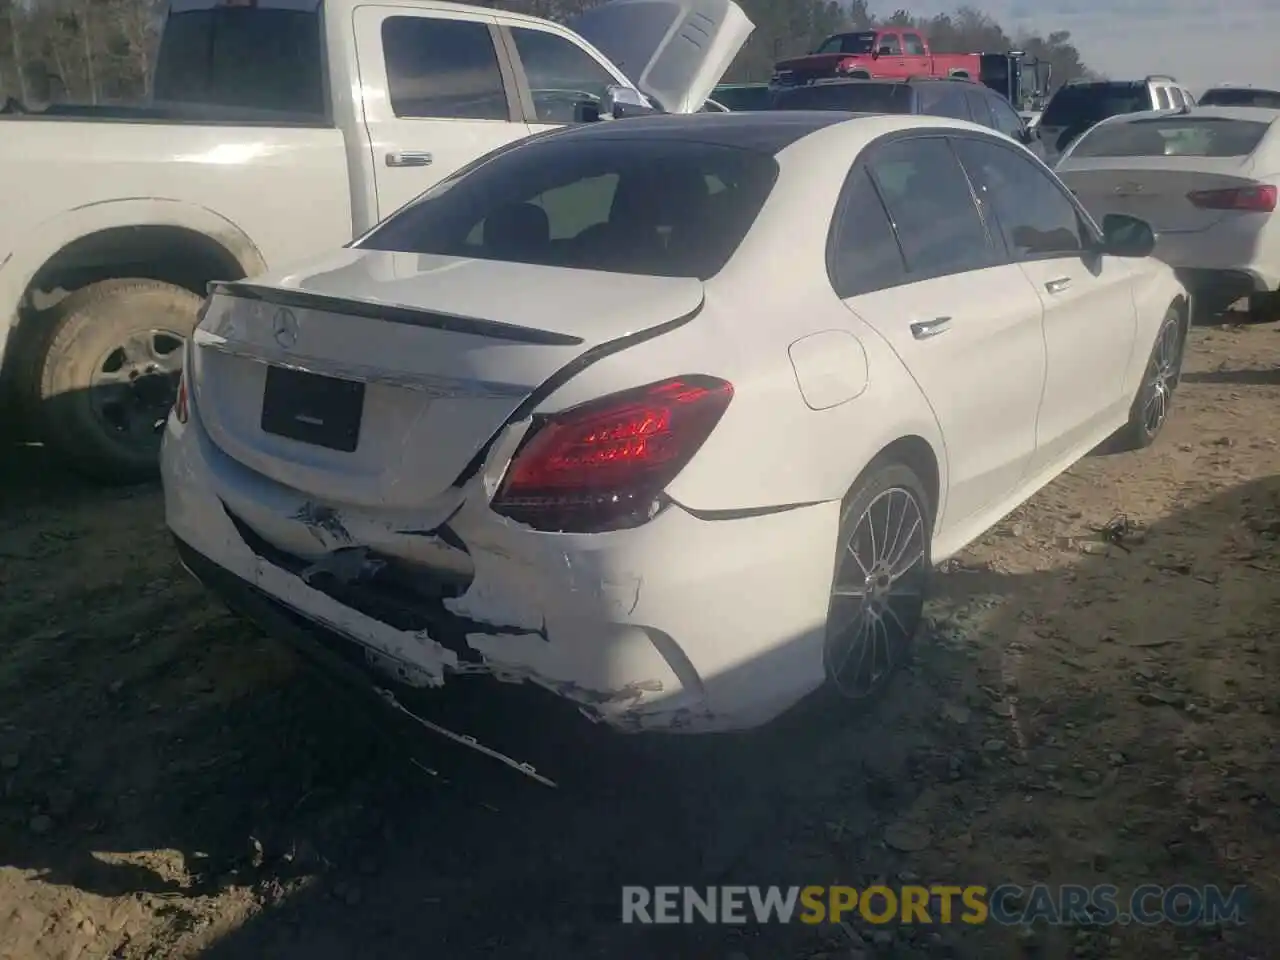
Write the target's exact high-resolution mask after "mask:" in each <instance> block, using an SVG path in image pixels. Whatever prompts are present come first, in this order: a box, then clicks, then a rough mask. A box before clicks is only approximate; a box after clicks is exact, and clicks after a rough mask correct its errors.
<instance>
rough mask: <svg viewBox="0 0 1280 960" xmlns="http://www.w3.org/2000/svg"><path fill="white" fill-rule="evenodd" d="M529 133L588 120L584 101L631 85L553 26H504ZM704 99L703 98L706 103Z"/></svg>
mask: <svg viewBox="0 0 1280 960" xmlns="http://www.w3.org/2000/svg"><path fill="white" fill-rule="evenodd" d="M502 32H503V34H504V36H505V37H506V39H507V40H508V41H509V42H508V51H509V53H510V54H511V60H512V66H513V67H514V69H515V73H516V80H517V88H518V89H519V92H520V97H521V101H522V104H523V106H524V110H525V115H526V116H527V118H528V120H529V129H530V131H532V132H534V133H537V132H540V131H542V130H549V129H551V128H552V127H555V126H560V125H562V124H566V123H578V122H582V120H583V119H584V116H585V115H584V114H583V112H582V106H583V105H584V104H597V105H598V104H599V103H600V99H601V98H602V97H603V96H604V92H605V90H606V89H608V88H609V87H611V86H617V85H623V86H630V84H629V82H628V81H627V79H626V78H625V77H624V76H623V75H622V74H621V72H620V71H616V70H615V68H614V67H613V66H612V64H610V63H608V61H606V60H605V59H604V57H602V56H598V55H596V54H595V53H592V52H588V50H587V48H586V47H584V46H582V45H581V44H580V43H578V42H577V41H575V40H574V39H572V38H571V35H570V34H569V33H567V32H566V31H561V30H558V29H556V28H555V27H554V26H551V25H550V24H548V25H546V26H543V25H541V24H537V25H534V24H524V23H521V24H520V25H518V26H517V25H516V23H515V22H511V23H507V24H504V25H503V26H502ZM704 103H705V101H704Z"/></svg>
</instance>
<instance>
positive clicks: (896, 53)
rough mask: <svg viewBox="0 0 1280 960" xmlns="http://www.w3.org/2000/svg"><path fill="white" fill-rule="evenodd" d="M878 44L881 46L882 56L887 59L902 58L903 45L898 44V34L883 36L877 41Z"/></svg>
mask: <svg viewBox="0 0 1280 960" xmlns="http://www.w3.org/2000/svg"><path fill="white" fill-rule="evenodd" d="M876 43H878V44H879V45H880V46H879V48H878V49H879V51H880V54H881V55H882V56H885V57H900V56H902V44H901V43H899V42H898V35H897V34H896V33H885V34H882V35H881V36H880V39H879V40H877V41H876Z"/></svg>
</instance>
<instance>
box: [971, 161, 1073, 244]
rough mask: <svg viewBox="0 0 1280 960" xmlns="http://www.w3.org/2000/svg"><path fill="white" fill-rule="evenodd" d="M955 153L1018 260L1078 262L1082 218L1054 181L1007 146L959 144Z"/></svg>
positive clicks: (980, 200) (983, 206) (989, 219)
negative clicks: (1064, 258)
mask: <svg viewBox="0 0 1280 960" xmlns="http://www.w3.org/2000/svg"><path fill="white" fill-rule="evenodd" d="M955 147H956V153H957V154H959V156H960V162H961V163H962V164H963V165H964V169H965V172H966V173H967V174H968V175H969V180H970V182H971V183H972V184H973V189H974V191H975V192H976V193H977V196H978V203H979V205H980V206H981V207H982V208H983V210H984V212H987V214H988V215H987V221H988V222H989V223H999V226H1000V230H1001V232H1002V233H1003V235H1004V241H1005V245H1006V246H1007V247H1008V249H1009V252H1010V253H1011V254H1013V256H1014V257H1016V258H1017V259H1019V260H1032V259H1036V258H1038V257H1046V256H1074V255H1078V254H1080V253H1081V252H1082V251H1083V250H1084V246H1085V239H1086V238H1085V237H1084V236H1083V234H1082V228H1081V224H1080V215H1079V214H1078V213H1077V212H1076V207H1075V204H1073V203H1072V202H1071V200H1070V199H1069V198H1068V197H1067V195H1066V194H1065V193H1064V192H1063V190H1062V188H1061V187H1059V186H1058V184H1057V183H1055V182H1054V180H1053V179H1052V177H1051V176H1050V175H1049V174H1048V173H1047V172H1046V171H1044V170H1043V169H1041V167H1040V166H1039V165H1037V164H1036V163H1035V162H1034V161H1032V160H1031V159H1029V158H1028V157H1026V156H1025V155H1023V154H1021V153H1019V152H1018V151H1017V150H1015V149H1013V148H1011V147H1007V146H1004V145H1003V144H998V143H991V142H988V141H985V140H976V139H968V138H958V139H957V140H956V141H955Z"/></svg>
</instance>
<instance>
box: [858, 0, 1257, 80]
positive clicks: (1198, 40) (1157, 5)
mask: <svg viewBox="0 0 1280 960" xmlns="http://www.w3.org/2000/svg"><path fill="white" fill-rule="evenodd" d="M960 2H961V0H912V2H907V0H901V2H900V5H901V6H904V7H907V8H908V9H910V10H911V12H912V13H913V14H915V15H916V16H933V15H935V14H938V13H944V12H949V11H951V10H954V9H955V8H956V7H957V6H958V5H960ZM971 4H972V6H974V7H976V8H977V9H979V10H982V11H983V12H985V13H988V14H990V15H991V16H992V17H993V18H994V19H995V20H996V21H998V22H999V23H1000V25H1001V26H1003V27H1004V28H1005V30H1006V32H1008V33H1009V34H1011V35H1012V34H1017V33H1018V32H1020V31H1023V30H1026V31H1028V32H1036V33H1040V34H1042V35H1048V33H1049V32H1050V31H1052V30H1070V31H1071V39H1072V42H1073V43H1075V45H1076V47H1077V48H1078V49H1079V50H1080V54H1081V58H1082V59H1083V60H1084V62H1085V63H1086V64H1088V65H1089V66H1090V67H1092V68H1093V69H1095V70H1097V71H1099V72H1100V73H1103V74H1106V75H1107V76H1108V77H1111V78H1112V79H1114V80H1128V79H1141V78H1142V77H1145V76H1147V75H1148V74H1152V73H1167V74H1172V75H1173V76H1175V77H1176V78H1177V79H1178V80H1179V81H1181V82H1182V83H1183V84H1184V85H1185V86H1187V87H1190V88H1191V91H1192V92H1193V93H1196V94H1199V93H1201V92H1203V91H1204V89H1205V88H1206V87H1209V86H1213V85H1214V84H1218V83H1252V84H1255V85H1258V86H1270V87H1273V88H1280V0H971ZM871 6H872V9H873V10H874V11H875V12H877V13H882V14H883V13H889V12H892V11H891V10H890V9H888V8H890V7H892V6H893V2H892V0H880V2H878V3H873V4H872V5H871Z"/></svg>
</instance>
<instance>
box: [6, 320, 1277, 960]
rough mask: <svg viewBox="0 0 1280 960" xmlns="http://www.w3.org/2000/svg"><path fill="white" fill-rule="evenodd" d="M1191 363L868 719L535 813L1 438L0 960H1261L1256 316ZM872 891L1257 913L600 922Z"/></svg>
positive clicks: (100, 500) (806, 728)
mask: <svg viewBox="0 0 1280 960" xmlns="http://www.w3.org/2000/svg"><path fill="white" fill-rule="evenodd" d="M1188 370H1189V372H1188V374H1187V376H1186V380H1185V382H1184V385H1183V387H1182V389H1181V392H1180V393H1179V395H1178V399H1177V403H1176V407H1175V412H1174V414H1173V417H1172V420H1171V422H1170V424H1169V426H1168V428H1167V429H1166V431H1165V433H1164V435H1163V436H1162V438H1161V439H1160V440H1159V442H1158V443H1157V445H1156V446H1155V447H1154V448H1153V449H1151V450H1149V451H1146V452H1145V453H1142V454H1136V455H1135V454H1125V455H1119V456H1111V457H1093V458H1090V459H1088V460H1086V461H1085V462H1083V463H1081V464H1080V465H1079V466H1078V467H1077V468H1076V469H1074V470H1072V471H1071V473H1070V474H1069V475H1067V476H1065V477H1063V478H1061V479H1060V480H1059V481H1058V482H1056V483H1054V484H1053V485H1052V486H1051V487H1050V488H1049V489H1047V490H1045V491H1044V492H1043V493H1041V494H1040V495H1039V496H1037V497H1036V498H1035V499H1034V500H1033V501H1032V502H1031V503H1030V504H1028V505H1027V506H1026V507H1024V508H1022V509H1021V510H1019V511H1018V512H1017V514H1016V515H1015V516H1013V517H1011V518H1010V519H1009V520H1008V521H1006V522H1005V523H1004V524H1002V525H1001V526H1000V527H999V528H998V529H996V530H994V531H992V533H991V534H990V535H989V536H988V537H986V538H985V539H984V540H983V542H981V543H980V544H978V545H976V546H975V547H973V548H972V549H970V550H969V551H968V552H967V553H966V554H965V556H964V557H963V558H962V560H961V561H960V562H958V563H953V564H951V569H949V570H948V571H947V572H946V573H945V574H944V575H943V576H942V577H941V581H942V584H941V586H942V594H943V595H942V596H941V597H940V599H939V600H938V602H937V603H936V605H935V610H934V623H933V628H932V629H931V631H930V635H929V636H928V637H927V638H925V640H924V641H923V642H922V644H921V647H920V649H919V652H918V656H917V661H916V663H915V664H913V666H912V668H911V670H910V671H909V673H908V674H906V675H904V676H903V677H902V678H901V680H900V681H899V685H898V687H897V688H896V690H895V694H894V696H893V697H892V698H891V700H890V701H889V702H886V703H885V704H883V706H882V708H880V709H878V710H877V711H876V712H875V713H874V715H872V716H870V717H864V718H862V719H859V720H856V721H850V722H847V723H843V724H836V723H828V724H818V723H809V724H807V725H803V726H796V725H794V724H792V725H788V724H783V725H781V726H780V728H778V729H775V730H769V731H765V732H762V733H756V734H753V735H751V736H744V737H732V738H725V739H721V740H714V741H706V740H701V741H689V740H682V741H679V742H677V743H674V744H673V743H670V742H667V741H655V742H649V741H634V740H630V741H627V743H626V744H625V745H619V744H617V743H615V742H614V741H613V740H611V739H609V740H606V741H604V742H602V743H595V742H594V741H593V742H591V743H589V744H588V743H584V745H583V747H582V750H581V751H580V754H579V755H577V756H573V757H564V758H562V759H564V760H565V761H566V762H567V763H568V764H570V765H571V766H573V767H574V768H575V769H576V770H577V771H578V772H579V773H582V772H583V771H590V772H591V773H592V774H593V776H592V777H587V778H580V779H581V780H582V783H581V784H580V785H579V786H575V787H561V788H560V789H558V790H550V789H547V788H544V787H541V786H539V785H537V784H534V783H532V782H531V781H527V780H525V779H524V778H522V777H520V776H519V775H518V774H515V773H513V772H511V771H508V770H506V769H505V768H502V767H500V766H498V765H496V764H493V763H491V762H489V761H487V760H484V759H483V758H478V757H473V756H471V755H463V754H462V753H460V752H459V751H458V750H457V749H455V748H452V747H449V746H447V745H445V744H443V743H436V742H434V741H422V742H419V743H417V744H416V745H412V746H411V745H408V744H406V743H405V742H404V741H403V740H401V739H400V738H398V737H390V736H384V735H383V732H382V731H383V729H384V728H383V727H382V726H381V723H382V721H381V719H377V718H368V719H367V718H366V717H365V715H364V714H362V713H360V712H359V711H358V710H356V709H354V708H353V707H349V706H348V705H347V702H346V701H345V700H344V699H343V698H342V697H341V696H339V695H338V693H336V692H335V691H333V690H331V689H330V688H329V687H327V686H325V685H323V684H321V683H319V682H318V681H317V680H315V679H314V678H313V677H312V676H311V674H310V673H309V672H307V671H305V670H304V669H303V668H302V667H300V666H299V665H298V664H297V663H296V662H295V660H294V659H293V658H292V657H291V656H290V655H288V654H286V653H284V652H283V651H281V650H280V649H278V648H277V646H276V645H275V644H274V643H273V642H271V641H268V640H266V639H264V638H263V637H261V636H259V635H258V634H257V633H255V632H254V631H253V630H252V629H249V628H247V627H245V626H244V625H242V624H241V623H240V622H238V621H237V620H235V619H233V618H232V617H231V616H230V615H229V614H227V613H226V612H224V610H223V609H222V608H221V607H220V606H219V605H218V604H217V603H215V602H213V601H211V600H210V599H209V598H208V597H207V596H206V595H205V594H204V592H203V591H202V590H201V588H199V587H198V586H197V585H196V584H194V583H193V582H191V581H190V579H189V578H188V577H187V576H186V575H185V574H184V572H183V571H182V570H181V569H180V568H179V566H178V564H177V561H176V559H175V556H174V552H173V550H172V548H171V546H170V544H169V541H168V539H167V537H166V534H165V529H164V525H163V518H162V511H161V498H160V496H159V494H158V492H157V491H155V490H154V489H140V490H131V491H126V492H119V491H117V492H111V493H104V492H101V491H94V490H90V489H87V488H85V487H83V486H80V485H77V484H76V483H75V482H73V481H71V480H68V479H67V478H66V476H65V475H64V474H63V473H62V472H61V471H59V470H58V469H57V468H56V467H54V466H52V465H50V464H48V463H46V462H45V461H44V460H42V459H41V457H40V452H39V450H37V449H33V448H29V447H21V446H13V447H4V448H0V457H3V465H2V473H3V476H2V477H0V958H5V960H9V958H12V960H55V958H56V960H75V958H102V957H119V958H130V960H136V958H144V957H164V958H187V957H197V956H198V957H204V958H209V960H223V958H235V960H241V958H251V957H270V958H273V960H291V958H306V960H325V958H331V957H332V958H336V957H360V958H362V960H364V958H368V960H373V958H383V957H387V958H402V957H403V958H407V957H413V958H419V957H431V956H444V957H472V956H475V957H482V956H501V957H504V958H510V957H538V958H542V957H546V958H553V957H554V958H557V960H558V958H561V957H565V956H568V957H578V958H587V957H610V958H647V957H659V956H660V957H663V958H666V960H678V958H697V960H764V958H768V960H786V958H794V960H801V958H809V960H813V958H819V957H826V958H829V960H857V958H861V957H871V956H877V957H945V956H952V957H973V958H981V960H995V958H1001V957H1021V956H1043V957H1121V958H1131V957H1132V958H1147V957H1150V958H1159V960H1171V958H1175V957H1177V958H1184V960H1185V958H1199V960H1210V958H1245V957H1257V958H1261V957H1264V956H1275V955H1276V954H1275V948H1274V947H1273V946H1269V945H1268V944H1271V943H1274V939H1272V938H1274V937H1275V936H1276V935H1277V933H1280V920H1278V919H1277V918H1278V917H1280V866H1277V864H1280V749H1278V747H1277V734H1278V733H1280V731H1278V729H1277V717H1278V716H1280V686H1278V685H1277V681H1278V678H1280V653H1278V652H1277V651H1278V650H1280V647H1277V638H1278V637H1280V615H1278V614H1280V540H1278V538H1280V449H1278V448H1277V437H1276V434H1277V426H1278V425H1280V325H1277V324H1261V325H1256V326H1246V327H1234V328H1233V327H1221V328H1219V327H1211V328H1202V329H1199V330H1197V331H1195V332H1194V334H1193V341H1192V344H1191V348H1190V356H1189V360H1188ZM1120 516H1123V517H1124V518H1125V520H1126V521H1127V525H1128V530H1127V534H1126V536H1125V538H1124V539H1123V546H1115V545H1110V544H1108V543H1107V542H1106V541H1105V539H1104V538H1103V537H1102V536H1101V535H1100V534H1099V533H1098V532H1097V531H1098V529H1099V528H1102V527H1104V525H1106V524H1108V523H1109V522H1110V521H1112V520H1114V519H1116V518H1117V517H1120ZM526 723H527V725H529V726H534V727H536V723H534V722H532V721H526ZM878 878H883V879H886V880H887V881H888V882H890V883H897V882H919V881H923V882H932V883H957V884H965V883H984V884H987V885H991V886H994V885H996V884H998V883H1002V882H1016V883H1030V882H1034V881H1043V882H1047V883H1063V882H1083V883H1113V884H1115V885H1117V886H1119V887H1121V888H1122V889H1126V888H1129V887H1132V886H1134V885H1136V884H1139V883H1146V882H1154V883H1164V884H1171V883H1176V882H1186V883H1192V884H1205V883H1216V884H1219V885H1221V886H1224V887H1231V886H1233V885H1235V884H1245V885H1247V886H1248V887H1249V888H1250V895H1251V900H1250V917H1251V919H1250V922H1249V923H1247V924H1246V925H1245V926H1243V927H1225V928H1223V927H1217V928H1200V927H1195V928H1177V927H1173V926H1162V927H1155V928H1136V927H1118V926H1117V927H1114V928H1109V929H1090V928H1078V927H1076V928H1061V927H1059V928H1046V929H1041V928H1038V927H1037V928H1022V929H1017V928H1012V929H1011V928H1001V927H997V926H994V925H987V926H983V927H958V926H955V927H945V926H944V927H932V928H921V927H902V928H871V927H865V926H859V925H853V926H850V927H849V928H848V929H845V928H841V927H817V928H808V927H806V928H801V927H798V926H788V927H781V926H771V927H745V928H729V927H711V926H701V927H684V928H671V927H665V928H656V927H645V928H638V927H623V926H621V925H620V924H619V923H618V915H619V904H620V891H619V887H620V885H621V884H626V883H634V884H654V883H689V884H710V883H743V884H767V883H783V884H787V883H826V882H840V883H848V884H853V885H856V886H865V885H867V884H868V883H870V882H872V881H874V880H876V879H878Z"/></svg>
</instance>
